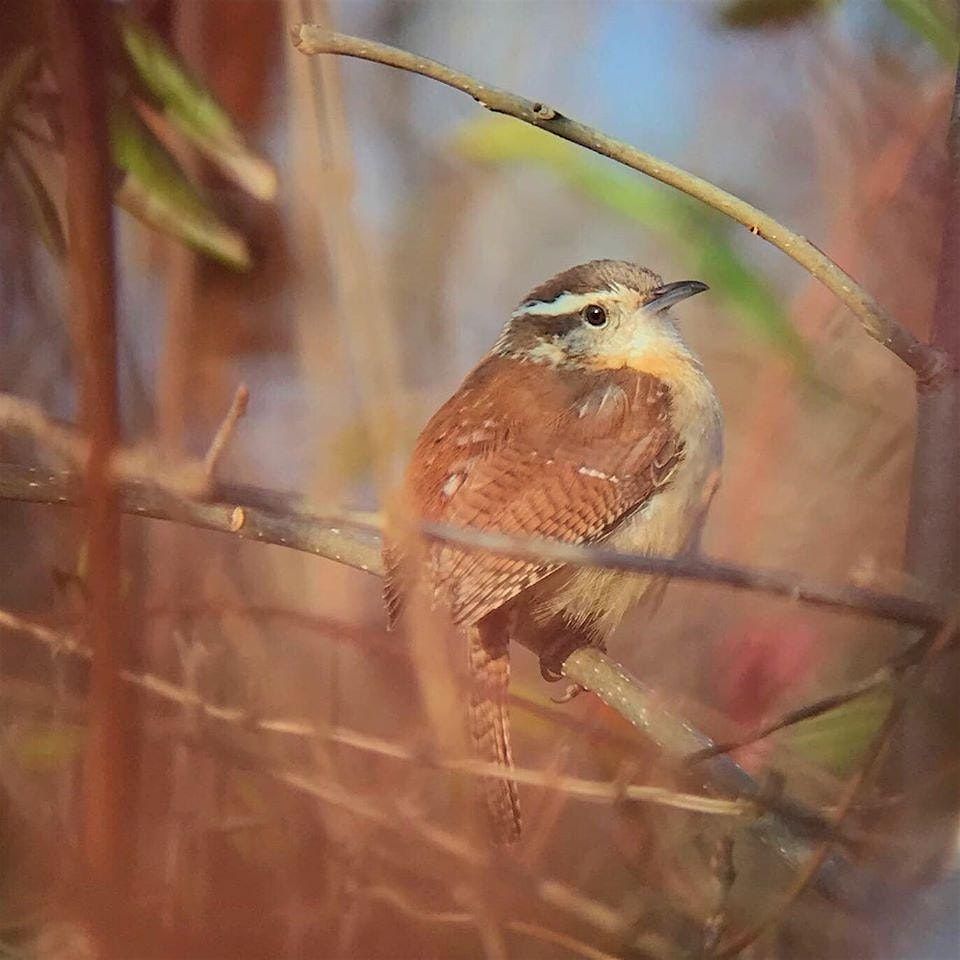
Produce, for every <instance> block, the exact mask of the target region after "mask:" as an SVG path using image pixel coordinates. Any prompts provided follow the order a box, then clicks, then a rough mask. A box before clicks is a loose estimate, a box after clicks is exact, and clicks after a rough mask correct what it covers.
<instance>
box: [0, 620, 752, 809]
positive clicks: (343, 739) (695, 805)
mask: <svg viewBox="0 0 960 960" xmlns="http://www.w3.org/2000/svg"><path fill="white" fill-rule="evenodd" d="M0 627H6V628H7V629H9V630H12V631H16V632H18V633H23V634H26V635H27V636H29V637H30V638H31V639H34V640H38V641H39V642H41V643H43V644H44V645H45V646H48V647H49V648H50V649H51V650H53V651H54V652H55V653H58V654H71V655H74V656H79V657H82V658H83V659H85V660H91V659H92V657H93V655H92V652H91V651H90V649H89V648H88V647H85V646H83V644H81V643H79V642H78V641H77V640H76V639H75V638H74V637H72V636H71V635H70V634H68V633H63V632H61V631H57V630H52V629H50V628H49V627H46V626H44V625H42V624H38V623H34V622H32V621H30V620H25V619H23V618H22V617H18V616H16V615H15V614H12V613H10V612H9V611H6V610H3V609H0ZM122 676H123V679H124V680H126V681H127V682H128V683H130V684H133V685H134V686H136V687H139V688H140V689H141V690H144V691H146V692H147V693H150V694H152V695H153V696H156V697H159V698H161V699H163V700H166V701H167V702H169V703H175V704H178V705H179V706H181V707H187V708H189V710H191V711H193V712H194V713H195V715H198V716H201V717H204V718H206V719H209V720H215V721H219V722H222V723H228V724H232V725H234V726H237V727H241V728H242V729H244V730H253V731H259V732H261V733H274V734H281V735H284V736H288V737H296V738H300V739H304V740H322V741H326V742H329V743H338V744H341V745H343V746H348V747H352V748H353V749H355V750H361V751H363V752H365V753H369V754H374V755H377V756H381V757H388V758H391V759H394V760H403V761H406V762H409V763H421V764H425V765H427V766H430V767H434V768H436V769H442V770H449V771H451V772H454V773H465V774H468V775H469V776H473V777H486V776H491V775H492V774H496V775H497V776H501V775H503V774H502V771H501V769H500V767H498V766H497V765H496V764H494V763H486V762H482V761H479V760H450V759H447V758H444V757H440V756H436V757H433V756H429V755H427V754H426V753H424V752H423V751H422V750H411V749H410V748H408V747H405V746H403V745H402V744H399V743H396V742H394V741H392V740H384V739H383V738H381V737H372V736H369V735H367V734H364V733H359V732H357V731H355V730H349V729H346V728H344V727H331V728H329V729H327V728H324V727H318V726H317V725H316V724H313V723H311V722H310V721H308V720H303V719H298V718H280V717H275V718H268V717H258V716H257V715H256V714H254V713H251V712H250V711H249V710H245V709H243V708H242V707H226V706H220V705H218V704H213V703H210V702H209V701H207V700H205V699H204V698H203V697H202V696H201V695H200V693H198V692H197V691H196V690H195V689H194V688H193V687H184V686H180V685H179V684H176V683H171V682H170V681H168V680H164V679H163V678H162V677H158V676H156V675H155V674H152V673H138V672H136V671H133V670H124V671H123V674H122ZM507 776H509V777H510V778H511V779H513V780H516V781H517V783H525V784H528V785H530V786H535V787H541V788H543V789H547V790H556V791H558V792H560V793H565V794H567V795H568V796H570V797H572V798H574V799H578V800H584V801H587V802H590V803H606V804H612V803H621V802H638V803H653V804H658V805H660V806H666V807H673V808H675V809H678V810H688V811H691V812H694V813H707V814H714V815H719V816H732V817H750V816H752V815H754V814H755V813H756V810H757V808H756V805H755V804H753V803H752V802H750V801H746V800H723V799H718V798H716V797H707V796H702V795H698V794H690V793H681V792H678V791H675V790H668V789H666V788H664V787H653V786H645V785H640V784H622V783H605V782H603V781H597V780H584V779H582V778H580V777H566V776H559V775H556V774H553V773H550V772H549V771H542V770H526V769H523V768H521V767H517V768H515V769H513V770H511V771H510V772H509V774H507Z"/></svg>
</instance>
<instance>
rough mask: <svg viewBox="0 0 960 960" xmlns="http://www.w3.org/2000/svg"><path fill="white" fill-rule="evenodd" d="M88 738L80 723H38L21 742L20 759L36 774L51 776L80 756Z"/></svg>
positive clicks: (19, 748)
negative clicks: (50, 774)
mask: <svg viewBox="0 0 960 960" xmlns="http://www.w3.org/2000/svg"><path fill="white" fill-rule="evenodd" d="M85 735H86V729H85V728H84V727H82V726H77V725H76V724H70V723H55V722H53V723H47V724H38V725H37V726H36V727H34V728H33V729H31V730H29V731H28V732H27V733H25V734H24V735H23V736H22V737H21V738H20V739H19V741H18V743H17V753H18V759H19V760H20V762H21V763H22V764H23V766H24V767H26V768H27V769H29V770H32V771H34V772H35V773H51V772H53V771H56V770H59V769H60V768H62V767H63V766H64V765H65V764H68V763H73V762H74V761H75V760H76V759H77V758H78V757H79V756H80V749H81V747H82V745H83V740H84V737H85Z"/></svg>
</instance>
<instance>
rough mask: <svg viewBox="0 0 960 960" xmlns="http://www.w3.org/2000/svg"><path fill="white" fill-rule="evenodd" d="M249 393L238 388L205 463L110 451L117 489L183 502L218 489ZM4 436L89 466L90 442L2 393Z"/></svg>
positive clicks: (145, 449) (146, 451)
mask: <svg viewBox="0 0 960 960" xmlns="http://www.w3.org/2000/svg"><path fill="white" fill-rule="evenodd" d="M247 400H248V394H247V393H246V387H242V386H241V387H239V388H238V389H237V393H236V395H235V396H234V399H233V403H232V405H231V407H230V410H229V411H228V412H227V416H226V417H225V419H224V421H223V423H222V424H221V425H220V428H219V429H218V431H217V434H216V436H215V437H214V439H213V441H212V443H211V445H210V449H209V451H208V452H207V455H206V457H204V459H203V460H179V461H176V462H173V463H170V462H167V461H166V460H165V459H164V458H163V457H162V456H161V455H160V453H159V451H157V450H156V449H155V448H154V447H151V446H137V447H115V448H113V449H112V450H111V451H110V455H109V458H108V460H107V464H106V469H107V472H108V474H109V476H110V479H111V480H112V481H113V482H114V483H118V482H121V481H125V480H132V481H138V480H142V481H147V480H149V481H150V482H151V483H154V484H156V485H157V486H160V487H164V488H166V489H167V490H170V491H172V492H174V493H176V494H177V495H178V496H183V497H190V498H194V499H196V498H203V497H206V496H208V495H209V494H210V492H211V490H212V489H213V479H214V478H213V472H214V469H215V468H216V464H217V462H218V461H219V459H220V457H221V456H222V455H223V451H224V450H225V448H226V446H227V444H228V443H229V441H230V439H231V438H232V436H233V432H234V430H235V428H236V424H237V421H238V420H239V419H240V418H241V417H242V416H243V414H244V413H245V411H246V406H247ZM0 431H2V432H5V433H23V434H26V435H28V436H30V437H31V438H32V439H33V440H35V441H36V442H37V443H38V444H40V445H41V446H42V447H43V448H44V449H45V450H47V451H49V452H50V453H53V454H54V455H55V456H57V457H59V458H60V459H61V460H64V461H66V462H67V463H69V464H70V465H71V466H73V467H77V468H79V469H83V468H84V467H85V466H86V464H87V463H88V462H89V460H90V456H91V442H90V440H88V439H87V437H85V436H84V435H83V434H81V433H78V432H77V431H76V429H74V428H73V427H72V426H69V425H67V424H63V423H58V422H57V421H55V420H52V419H51V418H50V417H48V416H47V415H46V413H45V412H44V411H43V409H42V408H41V407H40V406H38V405H37V404H35V403H33V402H32V401H30V400H25V399H24V398H23V397H15V396H13V395H11V394H8V393H0Z"/></svg>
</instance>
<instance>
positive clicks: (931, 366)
mask: <svg viewBox="0 0 960 960" xmlns="http://www.w3.org/2000/svg"><path fill="white" fill-rule="evenodd" d="M292 37H293V43H294V46H296V48H297V49H298V50H299V51H300V52H301V53H305V54H319V53H331V54H339V55H341V56H347V57H357V58H359V59H361V60H370V61H372V62H374V63H382V64H384V65H386V66H389V67H395V68H397V69H398V70H406V71H408V72H410V73H417V74H420V75H421V76H424V77H429V78H430V79H432V80H436V81H438V82H439V83H443V84H446V85H447V86H450V87H453V88H454V89H456V90H460V91H462V92H463V93H466V94H468V95H469V96H471V97H473V99H474V100H476V101H477V102H478V103H479V104H480V105H481V106H483V107H485V108H486V109H488V110H491V111H493V112H494V113H503V114H507V115H508V116H511V117H515V118H516V119H518V120H522V121H523V122H524V123H529V124H531V125H532V126H535V127H539V128H540V129H542V130H546V131H548V132H549V133H552V134H554V135H555V136H558V137H561V138H562V139H564V140H569V141H571V142H572V143H577V144H579V145H580V146H582V147H586V148H587V149H588V150H592V151H594V152H595V153H599V154H601V155H603V156H605V157H610V158H611V159H612V160H616V161H618V162H619V163H622V164H624V165H625V166H628V167H631V168H633V169H634V170H638V171H640V172H641V173H645V174H646V175H647V176H650V177H653V178H654V179H656V180H660V181H661V182H663V183H666V184H669V185H670V186H672V187H675V188H676V189H678V190H681V191H683V192H684V193H686V194H689V195H690V196H692V197H696V198H697V199H698V200H700V201H702V202H703V203H705V204H707V205H708V206H710V207H713V209H715V210H719V211H720V212H721V213H723V214H725V215H726V216H728V217H730V218H732V219H733V220H736V221H737V222H738V223H741V224H743V225H744V226H745V227H746V228H747V229H748V230H749V231H750V232H751V233H753V234H754V235H755V236H760V237H763V239H765V240H767V241H769V242H770V243H772V244H773V245H774V246H775V247H778V248H779V249H780V250H782V251H783V252H784V253H785V254H787V256H789V257H791V258H792V259H793V260H795V261H796V262H797V263H799V264H800V265H801V266H802V267H804V269H806V270H807V271H808V273H810V274H811V276H813V277H815V278H816V279H817V280H819V281H820V282H821V283H823V284H824V285H825V286H826V287H828V288H829V289H830V290H831V291H832V292H833V293H834V294H835V295H836V296H837V297H838V298H839V299H840V300H841V301H842V302H843V303H844V304H845V305H846V306H847V307H848V308H849V309H850V310H851V311H852V312H853V314H854V315H855V316H856V317H857V319H858V320H859V321H860V323H861V325H862V326H863V328H864V330H866V332H867V333H868V334H869V335H870V336H871V337H873V339H874V340H876V341H877V342H878V343H881V344H883V346H885V347H886V348H887V349H888V350H890V351H892V352H893V353H894V354H896V355H897V356H898V357H899V358H900V359H901V360H903V361H904V363H906V364H907V365H909V366H910V367H911V368H912V369H913V370H914V372H915V373H916V375H917V378H918V380H919V381H920V382H921V383H923V384H928V383H929V384H932V383H935V382H938V381H939V380H940V378H941V377H942V376H943V375H944V372H945V370H946V364H945V360H944V357H943V355H942V353H941V352H940V351H939V350H937V349H935V348H933V347H930V346H927V345H925V344H922V343H920V342H919V341H918V340H917V339H916V337H914V336H913V334H912V333H910V331H909V330H907V329H905V328H904V327H902V326H901V325H900V324H899V323H897V321H896V320H895V319H894V318H893V317H891V316H890V315H889V314H888V313H887V312H886V311H885V310H884V309H883V308H882V307H881V306H880V305H879V304H878V303H877V302H876V301H875V300H874V299H873V298H872V297H871V296H870V294H868V293H867V292H866V290H864V289H863V288H862V287H861V286H860V285H859V284H857V283H856V282H855V281H854V280H853V278H852V277H850V276H849V275H848V274H846V273H845V272H844V271H843V270H841V269H840V267H839V266H837V264H836V263H834V262H833V261H832V260H831V259H830V258H829V257H828V256H827V255H826V254H825V253H824V252H823V251H822V250H820V249H819V248H818V247H817V246H815V245H814V244H813V243H811V242H810V241H809V240H807V239H805V238H804V237H802V236H800V235H799V234H797V233H794V232H793V231H792V230H789V229H788V228H787V227H785V226H784V225H783V224H781V223H779V222H778V221H776V220H774V219H773V217H771V216H769V215H768V214H766V213H764V212H763V211H762V210H759V209H757V208H756V207H754V206H752V205H751V204H749V203H747V202H746V201H744V200H741V199H740V198H739V197H735V196H733V194H730V193H727V192H726V191H725V190H721V189H720V188H719V187H717V186H715V185H714V184H712V183H709V182H707V181H706V180H703V179H702V178H700V177H697V176H695V175H694V174H691V173H688V172H687V171H685V170H681V169H680V168H679V167H676V166H674V165H673V164H671V163H667V162H666V161H664V160H660V159H658V158H657V157H654V156H651V155H650V154H649V153H645V152H643V151H642V150H638V149H636V148H635V147H631V146H629V145H628V144H626V143H623V142H622V141H619V140H615V139H613V138H612V137H608V136H607V135H606V134H603V133H601V132H600V131H599V130H595V129H594V128H593V127H588V126H587V125H585V124H582V123H578V122H577V121H575V120H571V119H569V118H568V117H565V116H563V114H561V113H558V112H557V111H556V110H555V109H553V108H552V107H549V106H547V105H546V104H543V103H540V102H533V101H530V100H526V99H525V98H523V97H519V96H517V95H516V94H514V93H510V92H508V91H505V90H498V89H496V88H495V87H491V86H489V85H487V84H485V83H482V82H481V81H479V80H476V79H475V78H473V77H471V76H468V75H467V74H465V73H461V72H460V71H458V70H453V69H452V68H450V67H448V66H445V65H444V64H442V63H438V62H437V61H436V60H430V59H429V58H427V57H421V56H417V55H416V54H413V53H409V52H408V51H406V50H400V49H398V48H396V47H390V46H387V45H386V44H383V43H376V42H375V41H372V40H366V39H363V38H361V37H351V36H347V35H346V34H341V33H335V32H333V31H331V30H328V29H326V28H324V27H323V26H319V25H316V24H300V25H298V26H296V27H294V29H293V31H292Z"/></svg>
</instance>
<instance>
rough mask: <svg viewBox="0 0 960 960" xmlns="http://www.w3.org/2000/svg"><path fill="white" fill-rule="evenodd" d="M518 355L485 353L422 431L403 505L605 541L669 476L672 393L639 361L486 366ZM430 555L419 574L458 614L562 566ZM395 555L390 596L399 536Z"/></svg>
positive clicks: (480, 555)
mask: <svg viewBox="0 0 960 960" xmlns="http://www.w3.org/2000/svg"><path fill="white" fill-rule="evenodd" d="M514 362H515V361H508V360H495V361H487V364H486V365H482V366H481V367H479V368H478V369H477V370H476V371H475V372H474V374H473V375H472V376H471V377H470V378H469V379H468V380H467V382H466V383H465V384H464V387H463V388H462V389H461V390H460V391H459V392H458V393H457V394H456V395H454V397H452V398H451V400H450V401H448V403H447V404H446V405H444V406H443V407H442V408H441V409H440V410H439V411H438V412H437V414H436V415H435V416H434V417H433V419H432V420H431V421H430V423H429V424H428V425H427V427H426V428H425V429H424V431H423V433H422V434H421V437H420V440H419V441H418V444H417V449H416V451H415V452H414V456H413V460H412V462H413V464H414V465H415V468H414V470H412V472H411V475H410V477H409V479H408V484H407V489H406V507H407V509H409V510H411V511H413V512H415V514H416V515H417V516H418V517H421V518H424V519H427V520H433V521H440V522H443V523H448V524H451V525H454V526H462V527H472V528H474V529H478V530H486V531H497V532H501V533H505V534H512V535H516V536H519V537H543V538H549V539H555V540H559V541H562V542H565V543H589V542H593V541H597V540H601V539H603V538H604V537H605V536H607V535H608V534H609V533H610V532H611V531H612V530H613V529H614V528H616V526H617V525H618V524H619V523H620V522H622V521H623V520H624V519H625V518H626V517H627V516H629V515H630V514H632V513H633V512H634V511H636V510H637V509H638V508H639V507H641V506H642V505H643V504H644V503H646V502H647V501H648V500H649V499H650V497H651V496H653V495H654V494H655V493H656V491H657V490H658V489H660V488H662V487H663V486H664V485H665V484H666V483H668V482H669V478H670V475H671V473H672V471H673V469H674V467H675V466H676V464H677V463H678V462H679V460H680V459H681V458H682V456H683V450H682V447H681V445H680V444H679V442H678V439H677V437H676V435H675V433H674V431H673V429H672V427H671V424H670V416H669V404H670V398H669V393H668V391H667V389H666V387H665V386H664V385H663V384H662V383H661V382H660V381H658V380H657V379H655V378H653V377H650V376H647V375H644V374H638V373H636V372H633V371H622V372H621V371H617V372H608V373H604V374H594V375H591V374H578V375H577V376H570V377H567V378H563V377H559V376H557V375H556V372H552V375H551V376H549V377H547V378H544V377H542V376H541V377H539V378H538V377H536V376H533V374H536V373H537V372H538V371H536V370H533V371H530V370H525V369H523V367H529V366H530V365H521V364H518V365H517V369H516V370H510V371H505V370H502V369H498V370H485V369H484V367H485V366H488V365H491V364H499V365H501V366H502V365H503V364H510V363H514ZM539 372H540V373H541V374H542V371H539ZM544 380H546V381H547V385H548V386H547V389H546V393H545V387H544ZM497 384H500V385H501V387H502V385H503V384H510V387H509V389H510V396H509V397H507V398H505V397H503V396H498V395H497V393H496V385H497ZM505 410H506V411H508V413H507V415H504V411H505ZM428 557H429V560H428V566H429V570H427V571H424V573H425V574H426V576H427V577H428V579H429V580H430V582H431V583H432V587H433V591H434V595H435V597H436V599H437V600H438V601H439V602H441V603H442V604H443V605H444V606H446V607H448V608H449V609H450V611H451V613H452V616H453V619H454V620H455V621H456V622H458V623H477V622H478V621H479V620H481V619H482V618H483V617H484V616H486V615H487V614H488V613H490V612H491V611H493V610H495V609H496V608H497V607H499V606H501V605H503V604H504V603H506V602H507V601H508V600H510V599H512V598H513V597H515V596H516V595H517V594H518V593H520V592H521V591H522V590H525V589H526V588H528V587H530V586H532V585H533V584H534V583H536V582H537V581H539V580H541V579H543V578H544V577H545V576H547V575H548V574H550V573H551V572H553V571H554V570H555V569H557V565H556V564H551V563H548V562H532V561H528V560H517V559H514V558H511V557H506V556H501V555H496V554H491V553H485V552H483V551H479V550H469V549H465V548H460V547H457V546H456V545H453V544H447V543H437V544H434V545H432V546H431V547H430V548H429V551H428ZM388 561H391V562H392V565H393V567H394V573H395V576H394V577H393V578H388V579H389V580H392V585H391V584H388V593H387V598H388V606H390V605H391V601H392V602H393V603H394V604H395V603H396V597H397V595H398V593H399V584H398V583H397V582H396V571H397V569H398V561H399V553H398V551H397V549H396V547H395V546H394V547H393V548H391V549H390V550H388ZM388 565H389V564H388Z"/></svg>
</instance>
